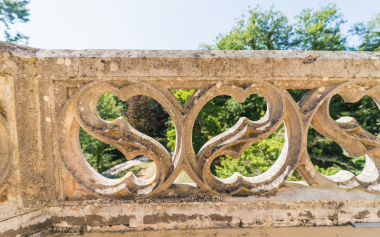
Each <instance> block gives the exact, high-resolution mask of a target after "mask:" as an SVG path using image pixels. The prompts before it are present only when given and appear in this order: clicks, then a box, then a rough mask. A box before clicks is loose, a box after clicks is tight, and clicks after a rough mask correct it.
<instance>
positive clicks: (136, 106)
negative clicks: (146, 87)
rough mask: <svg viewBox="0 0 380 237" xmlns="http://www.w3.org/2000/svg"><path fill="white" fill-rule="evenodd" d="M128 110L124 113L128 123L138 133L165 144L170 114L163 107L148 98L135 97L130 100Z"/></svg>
mask: <svg viewBox="0 0 380 237" xmlns="http://www.w3.org/2000/svg"><path fill="white" fill-rule="evenodd" d="M128 104H129V107H128V110H127V111H126V112H125V113H124V116H125V117H126V118H127V120H128V123H129V124H130V125H131V126H132V127H133V128H135V129H137V130H138V131H140V132H142V133H144V134H146V135H148V136H151V137H154V138H156V139H157V140H159V141H160V142H164V140H165V139H159V138H164V136H165V132H166V128H165V124H166V122H167V120H168V118H169V114H168V113H167V112H166V110H164V108H163V107H162V105H161V104H160V103H158V102H157V101H155V100H154V99H152V98H150V97H148V96H142V95H138V96H134V97H132V98H131V99H129V100H128Z"/></svg>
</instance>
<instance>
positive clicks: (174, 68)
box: [0, 42, 380, 236]
mask: <svg viewBox="0 0 380 237" xmlns="http://www.w3.org/2000/svg"><path fill="white" fill-rule="evenodd" d="M0 70H1V71H0V73H1V74H0V194H2V193H3V192H5V191H6V201H4V202H0V236H2V234H3V235H4V236H16V235H17V234H20V236H27V235H29V234H32V233H34V232H38V231H42V230H44V229H46V228H50V227H51V228H53V227H62V226H64V225H65V224H64V223H66V224H67V225H69V226H70V228H74V229H75V228H76V227H78V226H82V227H83V228H85V229H86V230H87V229H88V228H87V227H91V226H105V225H107V226H109V225H124V226H127V227H126V228H132V230H134V229H133V228H135V229H144V228H153V229H160V228H169V229H170V228H178V226H180V225H183V226H187V227H188V228H210V227H211V228H212V227H223V226H225V227H239V226H241V225H245V226H247V227H253V226H299V225H333V224H347V223H349V222H356V221H362V222H373V221H380V215H379V210H378V208H377V206H378V203H379V198H380V176H379V169H380V139H379V138H377V137H375V136H374V135H372V134H371V133H369V132H367V131H365V130H364V129H362V128H361V127H360V126H359V125H358V123H357V122H356V121H355V119H353V118H349V117H344V118H341V119H339V120H336V121H334V120H333V119H332V118H331V117H330V115H329V103H330V100H331V98H332V97H333V96H334V95H336V94H338V95H340V96H341V97H342V98H343V99H344V101H345V102H346V103H353V102H356V101H359V100H360V99H361V98H362V97H363V96H369V97H371V98H372V99H373V100H374V101H375V102H376V103H377V105H378V106H379V105H380V53H374V52H322V51H318V52H313V51H308V52H304V51H302V52H301V51H176V50H173V51H165V50H44V49H35V48H30V47H26V46H18V45H14V44H9V43H4V42H1V43H0ZM177 89H185V90H195V93H194V94H193V96H192V97H191V98H190V99H189V100H188V101H187V102H186V104H185V105H184V106H182V105H181V104H180V103H179V102H178V100H177V99H176V98H175V97H174V95H173V94H172V92H171V90H177ZM287 89H308V90H309V91H308V92H307V94H306V95H305V96H304V97H303V98H302V99H301V100H300V101H298V102H296V101H294V100H293V99H292V97H291V96H290V94H289V93H288V91H287ZM104 93H112V94H115V95H117V96H118V97H119V98H120V99H121V100H123V101H127V100H128V99H130V98H131V97H133V96H135V95H146V96H149V97H151V98H153V99H155V100H156V101H157V102H159V103H160V104H161V105H162V106H163V107H164V108H165V109H166V111H168V113H169V115H170V117H171V118H172V120H173V123H174V125H175V129H176V139H177V140H176V144H177V146H176V150H175V151H174V154H173V156H171V155H170V154H169V153H168V152H167V150H166V149H165V148H164V147H163V146H162V145H161V144H160V143H159V142H157V141H155V140H154V139H153V138H151V137H149V136H147V135H145V134H142V133H140V132H139V131H137V130H135V129H134V128H133V127H132V126H130V125H129V123H128V121H127V120H126V119H124V118H118V119H116V120H114V121H112V122H107V121H104V120H102V119H101V118H100V117H99V115H98V113H97V110H96V104H97V101H98V99H99V97H100V96H102V95H103V94H104ZM251 94H260V95H262V96H263V97H264V98H265V100H266V101H267V104H268V106H267V111H266V114H265V116H264V117H263V118H262V119H260V120H258V121H251V120H249V119H247V118H241V119H240V120H239V121H238V123H237V124H236V125H235V126H233V127H232V128H231V129H230V130H228V131H226V132H224V133H222V134H220V135H218V136H216V137H214V138H213V139H211V140H210V141H209V142H207V143H206V144H205V145H204V146H203V147H202V148H201V149H200V151H199V152H198V154H195V153H194V150H193V147H192V129H193V124H194V121H195V119H196V118H197V115H198V113H199V112H200V110H201V109H202V108H203V106H204V105H205V104H206V103H207V102H208V101H210V100H211V99H212V98H214V97H216V96H219V95H228V96H231V97H234V98H235V99H236V100H237V101H238V102H240V103H243V102H244V101H245V99H246V98H247V97H248V96H249V95H251ZM282 123H284V124H285V128H286V133H285V144H284V147H283V149H282V152H281V154H280V156H279V157H278V159H277V160H276V162H275V163H274V164H273V166H272V167H271V168H270V169H269V170H267V171H266V172H264V173H263V174H261V175H258V176H255V177H244V176H243V175H241V174H239V173H235V174H234V175H233V176H231V177H229V178H227V179H220V178H216V177H215V176H213V175H212V174H211V171H210V166H211V163H212V161H213V160H214V159H215V158H217V157H219V156H221V155H229V156H231V157H233V158H238V157H239V155H240V154H241V153H242V152H243V150H244V149H246V148H247V147H249V146H251V145H252V144H254V143H256V142H258V141H260V140H262V139H264V138H266V137H268V136H269V135H271V134H272V133H273V132H274V131H275V130H276V129H277V128H278V127H279V126H280V125H281V124H282ZM310 125H312V126H313V127H314V129H315V130H316V131H317V132H319V133H320V134H321V135H323V136H325V137H327V138H329V139H331V140H332V141H334V142H336V143H337V144H339V145H340V146H341V147H342V149H343V150H344V152H345V154H347V155H348V156H350V157H359V156H363V155H365V156H366V165H365V167H364V170H363V171H362V172H361V173H360V174H359V175H357V176H355V175H354V174H352V173H351V172H349V171H340V172H338V173H337V174H335V175H332V176H324V175H322V174H320V173H319V172H318V171H317V170H316V168H315V167H314V165H313V163H312V162H311V159H310V157H309V155H308V152H307V131H308V129H309V126H310ZM80 127H82V128H83V129H84V130H85V131H86V132H87V133H88V134H90V135H91V136H93V137H94V138H96V139H98V140H100V141H103V142H105V143H107V144H109V145H112V146H113V147H115V148H117V149H118V150H119V151H121V152H122V153H123V154H124V155H125V157H126V158H127V159H133V158H134V157H136V156H137V155H145V156H148V157H149V158H151V159H152V160H153V161H154V162H155V164H156V167H157V172H156V175H155V176H154V177H153V178H151V179H150V180H142V179H139V178H137V177H136V176H134V175H133V174H131V175H128V176H125V177H123V178H121V179H116V180H115V179H108V178H106V177H104V176H102V175H101V174H99V173H98V172H96V171H95V170H94V169H93V168H92V167H91V166H90V165H89V163H88V162H87V161H86V159H85V158H84V156H83V153H82V150H81V148H80V142H79V128H80ZM295 170H297V171H298V172H299V173H300V174H301V176H302V177H303V179H304V182H301V183H292V182H287V179H288V178H289V177H290V175H291V174H292V173H293V172H294V171H295ZM183 171H185V172H186V173H187V174H188V175H189V176H190V178H191V179H192V180H193V181H194V184H175V183H174V181H175V180H176V178H177V177H178V175H179V174H180V173H181V172H183ZM0 197H1V196H0ZM168 203H169V204H170V205H169V204H168ZM205 208H206V209H205ZM82 209H85V210H87V211H86V212H85V213H86V214H83V213H81V210H82ZM95 209H96V210H98V211H95ZM232 209H233V210H232ZM142 210H143V211H142ZM259 213H261V214H259ZM264 213H265V214H264ZM288 213H289V214H290V215H288ZM305 213H306V214H305ZM360 213H361V214H360ZM90 216H91V218H93V219H91V218H90ZM123 228H124V227H123ZM79 229H80V228H79ZM13 234H14V235H13Z"/></svg>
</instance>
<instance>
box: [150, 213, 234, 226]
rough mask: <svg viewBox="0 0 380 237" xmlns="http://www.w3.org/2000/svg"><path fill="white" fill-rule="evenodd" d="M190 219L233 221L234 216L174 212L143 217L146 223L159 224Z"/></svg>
mask: <svg viewBox="0 0 380 237" xmlns="http://www.w3.org/2000/svg"><path fill="white" fill-rule="evenodd" d="M190 220H208V221H232V216H227V215H224V216H222V215H220V214H211V215H209V216H203V215H199V214H194V215H190V216H187V215H184V214H172V215H169V214H167V213H164V214H163V215H158V214H157V215H146V216H144V218H143V223H144V224H157V223H166V224H168V223H170V222H177V223H183V222H186V221H190Z"/></svg>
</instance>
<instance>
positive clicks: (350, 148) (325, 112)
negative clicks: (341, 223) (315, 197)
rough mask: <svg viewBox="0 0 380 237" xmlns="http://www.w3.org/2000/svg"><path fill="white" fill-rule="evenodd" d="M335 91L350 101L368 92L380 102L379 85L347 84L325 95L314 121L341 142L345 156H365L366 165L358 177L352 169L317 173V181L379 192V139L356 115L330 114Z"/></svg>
mask: <svg viewBox="0 0 380 237" xmlns="http://www.w3.org/2000/svg"><path fill="white" fill-rule="evenodd" d="M334 94H339V95H340V96H342V98H343V99H344V101H345V102H348V103H353V102H357V101H359V100H360V99H361V98H362V97H363V96H365V95H368V96H370V97H371V98H372V99H373V100H374V101H375V102H376V104H377V105H378V106H379V105H380V87H373V88H370V89H368V90H367V89H365V88H363V87H360V86H358V85H356V84H348V85H345V86H344V87H342V88H340V89H339V90H337V91H336V92H334V93H330V94H329V95H328V96H327V97H326V99H325V100H324V102H323V103H322V104H321V106H320V107H319V108H318V109H317V111H316V113H315V115H314V117H313V119H312V121H311V123H312V125H313V127H314V129H316V130H317V131H318V132H319V133H320V134H322V135H323V136H325V137H327V138H329V139H331V140H333V141H334V142H336V143H337V144H339V145H340V146H341V148H342V149H343V151H344V152H345V154H346V155H348V156H351V157H360V156H363V155H366V164H365V167H364V169H363V171H362V172H361V173H360V174H359V175H358V176H355V175H354V174H352V173H351V172H349V171H340V172H338V173H337V174H335V175H332V176H323V175H318V177H317V179H318V181H317V183H318V184H322V185H329V183H330V186H339V187H343V188H354V187H357V186H361V187H364V188H366V189H368V190H371V191H380V185H379V183H380V177H379V169H380V139H379V138H377V137H375V136H374V135H372V134H371V133H369V132H367V131H365V130H364V129H362V128H361V127H360V126H359V125H358V123H357V122H356V120H355V119H354V118H351V117H342V118H340V119H338V120H336V121H334V120H333V119H332V118H331V117H330V114H329V104H330V100H331V98H332V96H333V95H334ZM308 159H309V160H310V158H308ZM309 163H310V162H309ZM309 166H310V165H309ZM309 169H310V171H309V173H310V174H313V173H314V174H315V173H316V170H313V167H312V166H310V167H309ZM323 179H324V180H323Z"/></svg>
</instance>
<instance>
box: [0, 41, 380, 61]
mask: <svg viewBox="0 0 380 237" xmlns="http://www.w3.org/2000/svg"><path fill="white" fill-rule="evenodd" d="M0 51H2V52H9V53H14V54H16V55H19V56H33V57H51V58H54V57H68V58H70V57H74V58H77V57H84V58H85V57H111V58H117V57H120V58H277V59H281V58H293V59H302V60H303V59H305V58H306V57H309V56H313V57H316V59H317V60H320V59H380V52H357V51H285V50H135V49H132V50H130V49H84V50H71V49H38V48H33V47H28V46H21V45H15V44H10V43H6V42H0Z"/></svg>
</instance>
